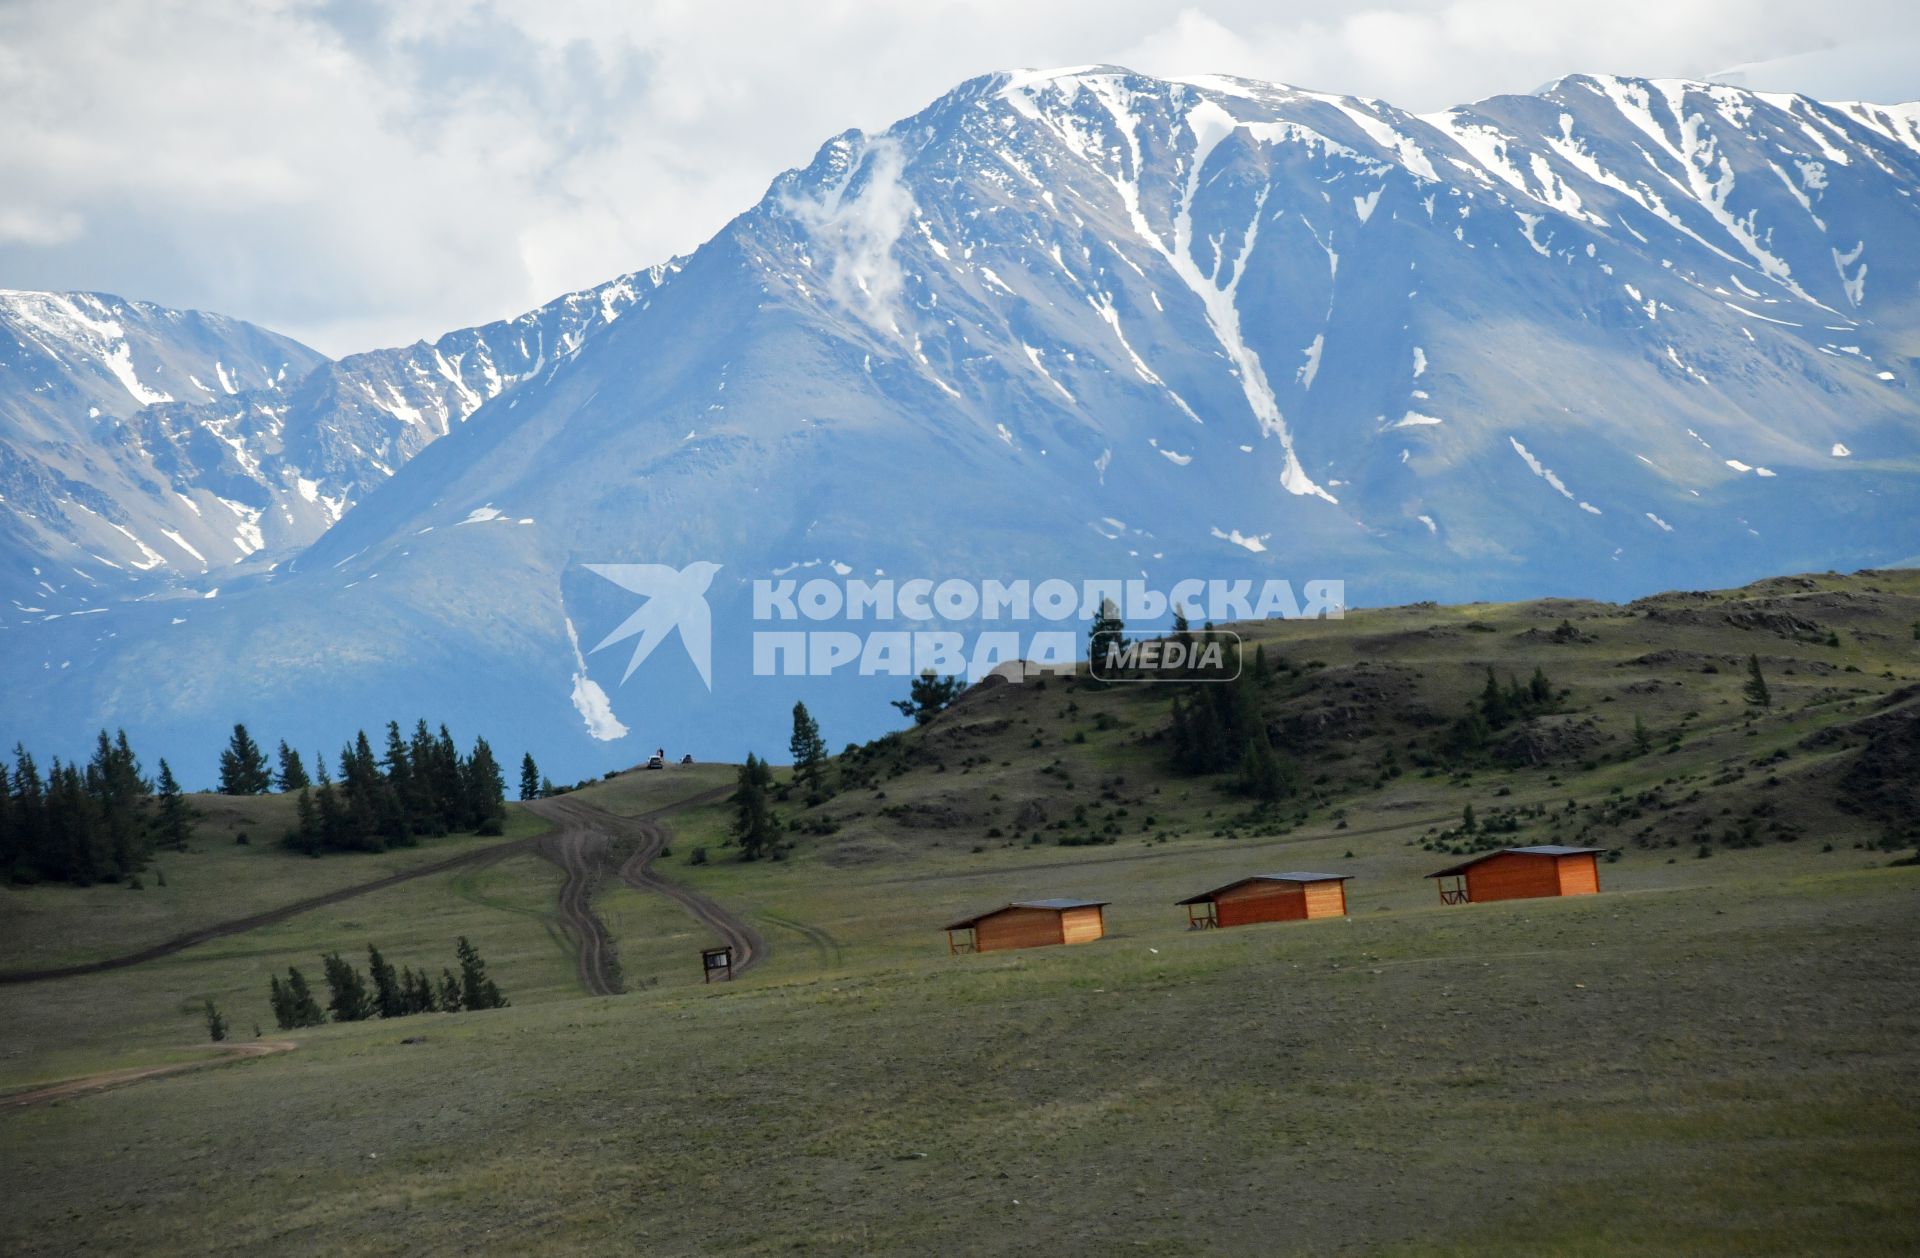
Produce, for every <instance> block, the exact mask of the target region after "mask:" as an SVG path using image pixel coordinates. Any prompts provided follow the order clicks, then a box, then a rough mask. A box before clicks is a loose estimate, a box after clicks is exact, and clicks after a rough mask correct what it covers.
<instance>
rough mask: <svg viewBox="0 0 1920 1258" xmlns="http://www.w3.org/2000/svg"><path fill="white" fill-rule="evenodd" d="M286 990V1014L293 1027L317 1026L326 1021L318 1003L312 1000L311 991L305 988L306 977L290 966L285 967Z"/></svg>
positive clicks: (325, 1016)
mask: <svg viewBox="0 0 1920 1258" xmlns="http://www.w3.org/2000/svg"><path fill="white" fill-rule="evenodd" d="M286 990H287V1013H288V1016H289V1017H290V1018H291V1019H292V1024H293V1025H294V1026H296V1027H303V1026H319V1025H320V1024H321V1023H323V1022H325V1021H326V1020H327V1015H326V1014H325V1013H324V1012H322V1011H321V1008H320V1002H319V1001H317V1000H315V999H314V998H313V990H312V989H311V988H309V987H308V986H307V979H306V976H305V975H304V974H302V973H300V971H299V970H296V969H294V968H293V967H292V966H288V967H287V989H286Z"/></svg>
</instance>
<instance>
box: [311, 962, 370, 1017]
mask: <svg viewBox="0 0 1920 1258" xmlns="http://www.w3.org/2000/svg"><path fill="white" fill-rule="evenodd" d="M321 963H322V964H323V965H324V966H325V968H326V975H327V993H328V995H327V1008H328V1009H330V1010H332V1011H333V1020H334V1021H335V1022H364V1021H366V1020H367V1019H368V1018H370V1017H372V1016H373V998H372V997H371V996H369V995H368V994H367V980H366V979H365V978H363V977H362V976H361V974H360V971H358V970H356V969H354V968H353V965H352V963H351V962H348V961H345V960H343V959H341V956H340V954H339V953H337V952H329V953H328V954H327V955H326V956H324V957H322V958H321Z"/></svg>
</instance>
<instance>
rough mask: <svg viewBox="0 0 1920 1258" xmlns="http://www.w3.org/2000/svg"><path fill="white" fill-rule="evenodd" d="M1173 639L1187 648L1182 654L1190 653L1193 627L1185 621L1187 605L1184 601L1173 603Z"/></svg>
mask: <svg viewBox="0 0 1920 1258" xmlns="http://www.w3.org/2000/svg"><path fill="white" fill-rule="evenodd" d="M1173 640H1174V641H1175V642H1178V643H1179V644H1180V645H1181V646H1182V647H1185V648H1188V649H1187V650H1186V651H1184V652H1183V654H1189V655H1190V654H1192V647H1193V627H1192V626H1191V625H1190V624H1188V623H1187V605H1186V604H1185V603H1175V604H1174V605H1173Z"/></svg>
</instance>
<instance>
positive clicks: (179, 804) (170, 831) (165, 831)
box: [160, 759, 193, 852]
mask: <svg viewBox="0 0 1920 1258" xmlns="http://www.w3.org/2000/svg"><path fill="white" fill-rule="evenodd" d="M192 832H193V806H192V805H191V804H189V803H187V797H186V794H185V793H184V792H183V791H181V789H180V783H179V781H178V780H177V779H176V778H175V777H174V776H173V769H172V768H171V767H169V766H168V764H167V762H166V761H165V760H164V759H163V760H161V761H160V837H161V838H162V839H163V840H165V842H166V844H167V846H169V847H171V848H173V850H174V851H176V852H184V851H186V850H187V838H188V836H189V835H190V834H191V833H192Z"/></svg>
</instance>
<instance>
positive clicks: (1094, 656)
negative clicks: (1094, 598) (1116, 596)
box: [1087, 598, 1127, 677]
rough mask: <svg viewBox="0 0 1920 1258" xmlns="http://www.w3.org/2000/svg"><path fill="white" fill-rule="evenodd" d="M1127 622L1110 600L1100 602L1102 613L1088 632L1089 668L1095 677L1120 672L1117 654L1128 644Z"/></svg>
mask: <svg viewBox="0 0 1920 1258" xmlns="http://www.w3.org/2000/svg"><path fill="white" fill-rule="evenodd" d="M1126 628H1127V625H1126V622H1125V621H1123V620H1121V619H1120V609H1119V608H1118V607H1116V606H1114V602H1113V600H1112V599H1110V598H1103V599H1101V600H1100V611H1099V613H1098V614H1096V615H1095V616H1094V618H1093V625H1092V627H1091V628H1089V629H1088V630H1087V667H1088V671H1089V672H1091V673H1092V674H1093V675H1094V676H1095V677H1112V676H1114V675H1116V674H1117V673H1118V671H1119V667H1120V665H1119V659H1118V656H1117V655H1116V652H1118V651H1120V650H1121V649H1122V648H1124V647H1125V646H1126V644H1127V639H1126Z"/></svg>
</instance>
